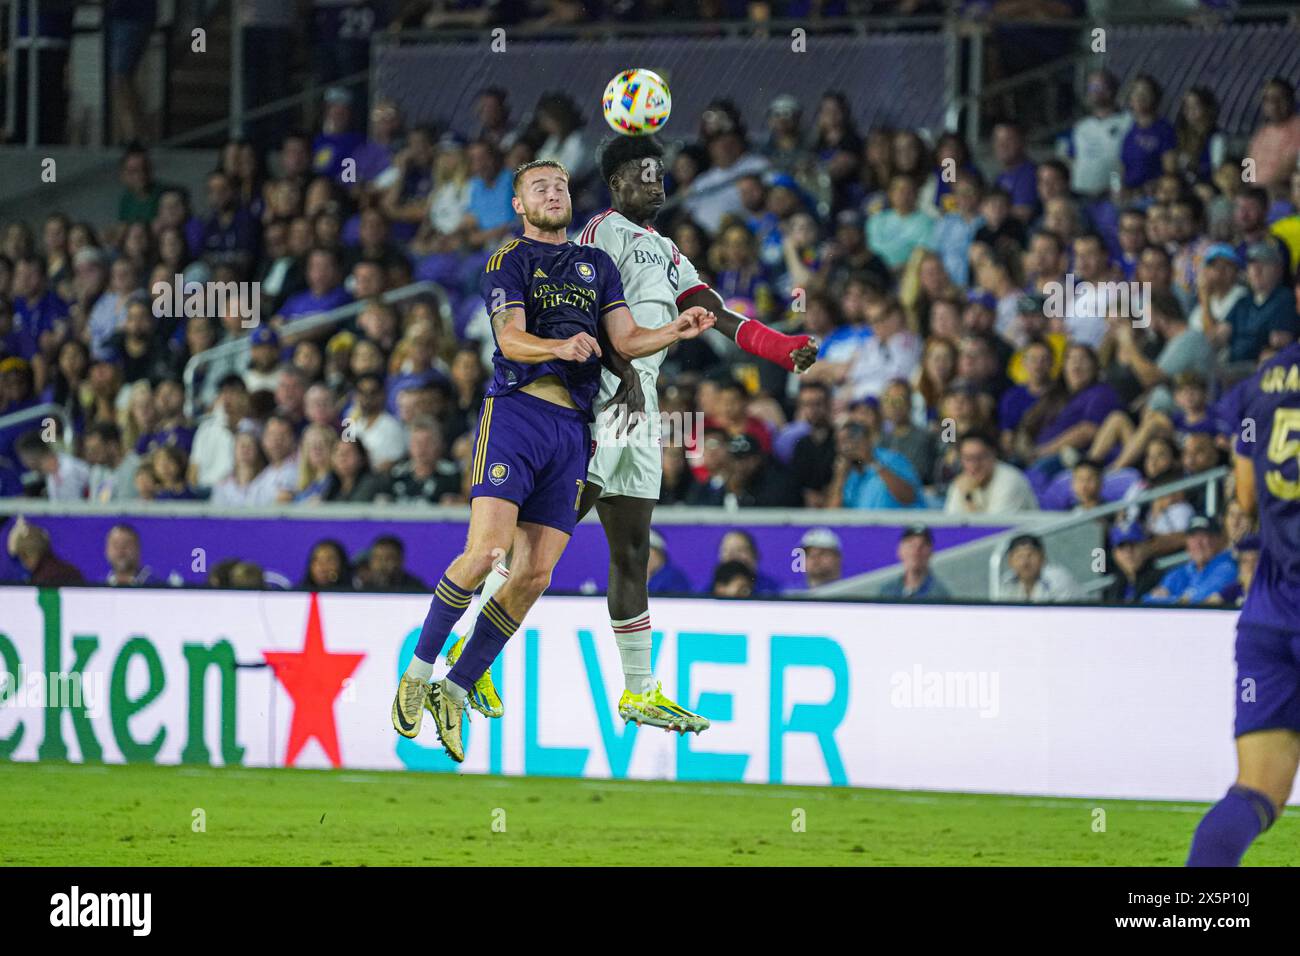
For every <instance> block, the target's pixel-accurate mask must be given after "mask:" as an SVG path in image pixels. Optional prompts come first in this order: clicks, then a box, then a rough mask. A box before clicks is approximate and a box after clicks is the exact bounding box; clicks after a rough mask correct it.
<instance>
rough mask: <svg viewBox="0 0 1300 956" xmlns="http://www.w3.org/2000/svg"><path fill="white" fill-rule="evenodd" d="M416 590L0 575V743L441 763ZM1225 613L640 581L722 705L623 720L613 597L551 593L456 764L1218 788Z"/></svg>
mask: <svg viewBox="0 0 1300 956" xmlns="http://www.w3.org/2000/svg"><path fill="white" fill-rule="evenodd" d="M426 609H427V600H426V599H425V598H423V597H420V596H412V595H355V594H351V595H320V596H316V595H309V594H282V593H279V594H277V593H248V592H238V593H230V592H227V593H194V592H188V593H187V592H178V591H166V590H162V591H142V590H136V591H119V590H109V589H64V590H61V591H57V590H41V591H37V590H35V589H30V588H8V589H0V670H3V671H5V672H7V675H8V676H7V677H6V678H0V679H3V680H4V681H5V687H6V689H5V691H4V698H5V699H4V703H3V705H2V706H0V759H7V760H22V761H31V760H71V761H74V762H97V761H104V762H108V763H121V762H129V761H139V762H158V763H164V764H174V763H181V762H184V763H195V764H210V765H245V766H255V767H268V766H269V767H281V766H295V767H331V766H333V767H344V768H372V769H392V770H401V769H407V770H423V771H444V772H445V771H451V770H452V769H453V765H452V764H451V762H450V761H449V760H448V758H446V757H445V756H444V755H443V754H442V752H441V750H440V749H439V748H438V746H437V743H436V738H435V736H434V734H433V731H432V729H431V728H425V732H424V733H423V734H422V735H421V736H420V738H419V739H418V740H406V739H403V738H399V737H398V736H397V735H396V734H395V733H394V732H393V730H392V728H391V727H390V726H389V716H388V715H389V705H390V702H391V699H392V693H393V688H394V686H395V683H396V679H397V676H398V674H399V672H400V670H401V667H402V665H403V664H404V662H405V661H406V660H407V658H408V656H409V654H410V653H411V651H412V649H413V647H414V644H415V641H416V638H417V635H418V633H419V628H420V624H421V621H422V620H423V618H424V615H425V611H426ZM1234 621H1235V615H1234V614H1232V613H1228V612H1220V611H1208V610H1157V609H1132V608H1128V609H1124V608H1092V607H1090V608H1083V607H993V606H952V605H948V606H914V605H913V606H908V605H870V604H842V603H818V604H808V603H798V602H775V601H774V602H756V601H750V602H722V601H700V600H661V601H656V602H655V606H654V622H655V625H656V627H657V631H656V632H655V635H654V650H653V654H654V661H655V665H654V666H655V672H656V674H658V675H659V676H660V678H661V679H662V681H663V683H664V687H665V690H666V692H668V693H669V694H671V695H673V696H674V697H675V698H676V699H678V700H680V701H682V702H683V703H684V704H686V705H687V706H690V707H692V708H694V709H696V710H699V711H702V712H703V713H705V714H706V715H708V716H710V717H711V718H712V719H713V720H714V726H713V727H712V728H711V729H710V730H709V731H708V732H707V733H705V734H704V735H702V736H699V737H692V736H689V735H688V736H685V737H680V738H679V737H676V736H671V735H668V734H665V733H662V732H659V731H654V730H650V729H638V728H635V727H627V728H625V727H624V726H623V725H622V723H621V722H620V721H619V720H618V718H617V715H616V713H615V712H614V701H615V700H616V699H617V696H618V692H619V684H620V680H621V679H620V669H619V660H618V653H617V649H616V647H615V645H614V642H613V641H612V640H610V639H609V637H608V635H607V633H606V632H607V630H608V623H607V621H606V617H605V602H604V600H603V599H601V598H584V597H574V598H560V597H546V598H543V600H542V602H541V603H540V604H539V605H538V606H537V607H536V608H535V609H534V611H533V612H532V613H531V614H530V615H529V616H528V619H527V621H526V623H525V626H524V627H523V628H522V629H521V631H520V633H519V634H518V635H517V636H516V638H515V639H514V640H513V641H512V642H511V643H510V644H509V645H508V647H507V650H506V652H505V654H504V655H503V657H502V658H501V659H500V660H499V661H498V663H497V665H496V667H495V670H494V677H495V679H496V681H497V683H498V685H499V687H500V688H501V691H502V696H503V698H504V699H505V701H506V706H507V709H506V715H505V717H504V718H503V719H501V720H499V721H488V720H485V719H483V718H480V717H477V716H476V717H475V718H474V719H473V720H472V721H471V722H470V723H469V725H468V728H467V731H468V739H467V749H468V756H467V760H466V763H465V765H464V769H465V770H466V771H470V772H477V773H486V772H490V773H505V774H540V775H555V776H572V777H579V776H585V777H596V778H611V777H612V778H643V779H644V778H656V779H665V778H666V779H675V780H706V781H730V782H740V781H744V782H754V783H784V784H813V785H850V786H857V787H883V788H891V789H920V790H956V791H975V792H994V793H1016V794H1041V795H1061V796H1075V797H1087V798H1103V797H1130V798H1170V799H1189V800H1210V799H1213V798H1215V797H1217V796H1218V795H1220V794H1221V793H1222V792H1223V789H1224V787H1225V786H1226V785H1227V784H1228V783H1229V782H1230V781H1231V779H1232V776H1233V769H1234V768H1233V756H1232V753H1233V750H1232V743H1231V726H1232V691H1233V665H1232V637H1233V624H1234ZM50 674H54V675H56V677H55V680H54V681H53V682H51V681H50V680H49V675H50ZM75 675H80V676H79V677H77V676H75ZM77 684H79V685H80V693H81V697H80V699H79V701H78V700H70V699H69V697H68V696H67V695H68V694H69V693H70V690H71V689H72V688H73V687H75V686H76V685H77Z"/></svg>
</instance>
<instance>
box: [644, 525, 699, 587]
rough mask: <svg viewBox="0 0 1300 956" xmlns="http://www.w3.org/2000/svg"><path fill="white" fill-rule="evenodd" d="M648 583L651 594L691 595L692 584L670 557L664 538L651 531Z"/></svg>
mask: <svg viewBox="0 0 1300 956" xmlns="http://www.w3.org/2000/svg"><path fill="white" fill-rule="evenodd" d="M647 570H648V574H649V576H648V577H647V579H646V583H647V585H648V587H649V591H650V593H651V594H689V593H690V591H691V582H690V581H689V580H688V579H687V577H686V575H685V574H683V573H682V570H681V568H679V567H677V565H675V564H673V563H672V560H671V559H670V558H669V557H668V545H667V544H666V543H665V542H664V536H663V535H661V534H660V533H659V532H658V531H655V530H654V529H653V528H651V529H650V563H649V565H648V566H647Z"/></svg>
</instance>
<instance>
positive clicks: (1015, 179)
mask: <svg viewBox="0 0 1300 956" xmlns="http://www.w3.org/2000/svg"><path fill="white" fill-rule="evenodd" d="M993 157H994V158H995V159H996V160H997V163H998V178H997V185H998V186H999V187H1000V188H1002V189H1005V190H1006V191H1007V194H1008V195H1010V196H1011V213H1012V215H1014V216H1015V217H1016V218H1017V219H1019V220H1020V221H1021V222H1023V223H1026V224H1027V223H1030V222H1032V221H1033V220H1034V218H1035V217H1036V216H1037V214H1038V168H1037V167H1036V166H1035V165H1034V162H1033V160H1031V159H1030V158H1029V157H1028V156H1027V155H1025V134H1024V132H1023V131H1022V130H1021V129H1020V126H1019V125H1018V124H1016V123H1013V122H1011V121H1009V120H1008V121H1004V122H1001V123H998V125H997V126H994V127H993Z"/></svg>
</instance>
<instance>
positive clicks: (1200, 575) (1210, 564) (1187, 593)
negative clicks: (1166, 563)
mask: <svg viewBox="0 0 1300 956" xmlns="http://www.w3.org/2000/svg"><path fill="white" fill-rule="evenodd" d="M1187 557H1188V560H1187V563H1186V564H1180V565H1179V566H1178V567H1176V568H1173V569H1171V570H1170V571H1169V572H1168V573H1167V574H1166V575H1165V576H1164V577H1163V578H1162V579H1161V580H1160V583H1159V584H1158V585H1157V586H1156V587H1155V588H1154V589H1153V590H1152V591H1151V592H1150V593H1148V594H1147V596H1146V597H1144V598H1143V599H1142V601H1143V603H1145V604H1205V603H1208V602H1210V601H1211V600H1212V599H1213V598H1214V597H1215V595H1217V594H1219V592H1221V591H1222V590H1223V589H1224V588H1226V587H1227V586H1228V585H1230V584H1232V582H1233V581H1235V580H1237V561H1236V559H1235V558H1233V556H1232V552H1231V551H1230V550H1226V549H1225V548H1224V547H1223V535H1222V534H1221V532H1220V530H1219V523H1218V522H1217V521H1215V520H1214V519H1213V518H1207V517H1205V516H1204V515H1197V516H1196V517H1195V518H1193V519H1192V520H1191V522H1189V523H1188V525H1187Z"/></svg>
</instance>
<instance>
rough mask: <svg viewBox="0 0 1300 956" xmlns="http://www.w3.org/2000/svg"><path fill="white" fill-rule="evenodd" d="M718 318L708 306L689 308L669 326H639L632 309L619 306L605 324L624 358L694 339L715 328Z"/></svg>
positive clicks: (635, 356) (607, 331)
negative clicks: (682, 340)
mask: <svg viewBox="0 0 1300 956" xmlns="http://www.w3.org/2000/svg"><path fill="white" fill-rule="evenodd" d="M716 323H717V317H716V316H715V315H714V314H713V313H712V312H710V311H709V310H708V309H704V308H694V309H687V310H686V311H684V312H682V313H681V314H680V315H679V316H678V317H677V318H676V319H674V320H673V321H672V322H669V323H668V324H667V325H664V326H661V327H660V328H657V329H647V328H644V327H643V326H640V325H637V324H636V321H635V320H634V319H633V318H632V310H631V309H629V308H627V306H619V307H618V308H616V309H610V310H609V311H608V312H606V313H605V315H604V318H603V325H604V326H605V332H606V334H607V335H608V336H609V341H610V344H611V345H613V346H614V348H615V349H616V350H617V351H618V352H619V354H621V355H622V356H623V357H624V358H628V359H634V358H643V357H644V356H647V355H654V354H655V353H656V352H662V351H663V350H664V349H666V348H668V346H670V345H672V344H673V343H674V342H677V341H679V340H681V339H693V338H696V337H697V336H699V335H700V334H701V333H703V332H705V331H707V330H709V329H711V328H713V326H714V325H715V324H716Z"/></svg>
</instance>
